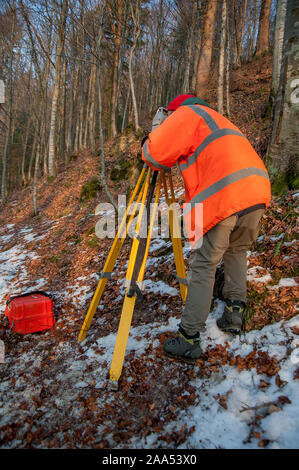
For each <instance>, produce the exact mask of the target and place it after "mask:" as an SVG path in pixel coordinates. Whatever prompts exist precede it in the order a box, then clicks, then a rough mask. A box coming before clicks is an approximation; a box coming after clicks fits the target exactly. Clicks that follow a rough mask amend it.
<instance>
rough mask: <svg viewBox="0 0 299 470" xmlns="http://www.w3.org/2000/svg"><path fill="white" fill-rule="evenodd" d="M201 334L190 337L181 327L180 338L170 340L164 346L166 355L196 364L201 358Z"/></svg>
mask: <svg viewBox="0 0 299 470" xmlns="http://www.w3.org/2000/svg"><path fill="white" fill-rule="evenodd" d="M199 343H200V338H199V333H197V334H196V335H194V336H189V335H187V334H186V333H185V331H184V330H183V328H182V327H181V326H180V327H179V336H178V337H177V338H169V339H167V340H166V341H165V342H164V344H163V349H164V352H165V354H167V356H169V357H174V358H177V359H181V360H182V361H184V362H187V363H188V364H194V363H195V361H196V360H197V359H199V358H200V356H201V349H200V344H199Z"/></svg>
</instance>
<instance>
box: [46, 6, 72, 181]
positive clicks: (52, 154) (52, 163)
mask: <svg viewBox="0 0 299 470" xmlns="http://www.w3.org/2000/svg"><path fill="white" fill-rule="evenodd" d="M67 11H68V0H63V3H62V7H61V14H60V20H59V34H58V44H57V50H56V60H55V85H54V91H53V97H52V109H51V121H50V135H49V175H50V176H55V175H56V120H57V109H58V97H59V86H60V73H61V55H62V51H63V48H64V37H65V23H66V17H67Z"/></svg>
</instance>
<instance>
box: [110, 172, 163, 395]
mask: <svg viewBox="0 0 299 470" xmlns="http://www.w3.org/2000/svg"><path fill="white" fill-rule="evenodd" d="M160 187H161V175H159V180H158V185H157V187H156V196H155V204H154V210H153V212H152V214H151V221H150V225H149V230H148V234H147V242H146V249H145V253H144V258H143V261H142V265H141V268H140V271H139V275H138V279H137V281H138V282H140V283H141V282H142V280H143V276H144V271H145V265H146V260H147V256H148V251H149V245H150V240H151V236H152V232H153V227H154V223H155V217H156V211H157V206H158V200H159V194H160ZM136 253H137V251H136ZM131 260H132V262H131V264H130V261H131ZM130 261H129V264H130V266H129V267H130V272H129V273H128V274H129V275H130V276H131V275H132V273H133V268H134V263H135V261H136V254H135V253H133V251H132V252H131V255H130ZM129 267H128V271H129ZM128 290H129V288H128V289H127V292H126V296H125V299H124V303H123V308H122V313H121V318H120V322H119V328H118V332H117V337H116V342H115V347H114V352H113V357H112V362H111V367H110V380H111V382H110V383H111V387H112V389H114V390H116V389H117V388H118V380H119V377H120V375H121V372H122V368H123V363H124V357H125V352H126V347H127V342H128V337H129V332H130V326H131V322H132V317H133V311H134V307H135V302H136V293H135V294H134V295H133V296H132V297H128V295H127V294H128Z"/></svg>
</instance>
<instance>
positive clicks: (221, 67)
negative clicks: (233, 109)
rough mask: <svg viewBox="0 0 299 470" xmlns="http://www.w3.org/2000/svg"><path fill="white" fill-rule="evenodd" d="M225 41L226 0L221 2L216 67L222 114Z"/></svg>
mask: <svg viewBox="0 0 299 470" xmlns="http://www.w3.org/2000/svg"><path fill="white" fill-rule="evenodd" d="M225 42H226V1H225V0H224V1H223V3H222V22H221V38H220V54H219V68H218V95H217V96H218V99H217V109H218V111H219V113H221V114H223V112H224V109H223V94H224V93H223V90H224V61H225Z"/></svg>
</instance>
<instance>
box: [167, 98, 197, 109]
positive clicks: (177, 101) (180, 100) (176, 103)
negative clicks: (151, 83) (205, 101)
mask: <svg viewBox="0 0 299 470" xmlns="http://www.w3.org/2000/svg"><path fill="white" fill-rule="evenodd" d="M194 96H195V95H179V96H177V97H176V98H175V99H174V100H173V101H171V103H169V105H168V108H167V111H175V110H176V109H177V108H178V107H179V106H180V105H181V104H182V103H183V101H185V100H186V99H187V98H192V97H194Z"/></svg>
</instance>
